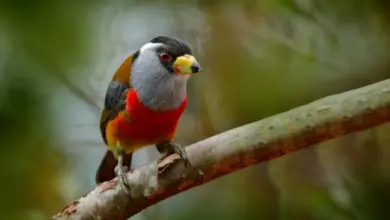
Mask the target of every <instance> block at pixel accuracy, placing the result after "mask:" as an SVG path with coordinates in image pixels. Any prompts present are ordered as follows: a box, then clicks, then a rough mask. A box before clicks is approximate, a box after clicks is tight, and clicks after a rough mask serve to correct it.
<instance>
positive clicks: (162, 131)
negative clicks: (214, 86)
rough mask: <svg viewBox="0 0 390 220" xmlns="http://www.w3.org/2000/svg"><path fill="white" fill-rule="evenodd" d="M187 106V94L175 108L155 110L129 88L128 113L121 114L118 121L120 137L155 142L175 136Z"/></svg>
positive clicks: (135, 140)
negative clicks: (144, 103) (143, 102)
mask: <svg viewBox="0 0 390 220" xmlns="http://www.w3.org/2000/svg"><path fill="white" fill-rule="evenodd" d="M186 106H187V96H186V97H185V98H184V100H183V103H182V104H181V105H180V106H179V107H178V108H177V109H174V110H170V111H155V110H152V109H149V108H148V107H146V106H145V105H143V104H142V102H141V101H140V100H139V99H138V96H137V92H136V91H135V90H134V89H131V90H129V93H128V95H127V99H126V114H124V115H129V116H130V117H128V119H126V117H125V116H124V115H123V114H120V115H119V116H118V117H119V118H118V119H119V120H118V121H117V123H118V124H117V126H118V127H117V128H118V129H117V131H120V134H119V135H118V138H120V139H122V138H124V139H130V140H131V141H134V142H154V141H163V140H164V139H168V140H170V139H171V138H173V135H174V133H175V130H176V127H177V123H178V121H179V119H180V117H181V115H182V114H183V112H184V110H185V108H186Z"/></svg>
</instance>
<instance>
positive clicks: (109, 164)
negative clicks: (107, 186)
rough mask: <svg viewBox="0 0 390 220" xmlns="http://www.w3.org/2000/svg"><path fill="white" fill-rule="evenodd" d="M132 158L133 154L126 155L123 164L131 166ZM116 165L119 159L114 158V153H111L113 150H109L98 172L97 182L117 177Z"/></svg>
mask: <svg viewBox="0 0 390 220" xmlns="http://www.w3.org/2000/svg"><path fill="white" fill-rule="evenodd" d="M131 158H132V154H126V155H124V158H123V165H124V166H128V167H129V168H130V166H131ZM116 165H117V160H116V159H115V158H114V155H113V154H112V153H111V151H108V150H107V151H106V154H105V155H104V157H103V159H102V161H101V162H100V165H99V168H98V170H97V172H96V183H97V184H99V183H102V182H105V181H109V180H112V179H114V178H115V177H116V175H115V171H114V169H115V166H116Z"/></svg>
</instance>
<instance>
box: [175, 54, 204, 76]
mask: <svg viewBox="0 0 390 220" xmlns="http://www.w3.org/2000/svg"><path fill="white" fill-rule="evenodd" d="M172 67H173V71H174V72H175V73H181V74H194V73H198V72H200V71H202V68H201V67H200V65H199V63H198V61H196V59H195V57H194V56H192V55H189V54H186V55H183V56H180V57H178V58H176V61H175V62H174V63H173V66H172Z"/></svg>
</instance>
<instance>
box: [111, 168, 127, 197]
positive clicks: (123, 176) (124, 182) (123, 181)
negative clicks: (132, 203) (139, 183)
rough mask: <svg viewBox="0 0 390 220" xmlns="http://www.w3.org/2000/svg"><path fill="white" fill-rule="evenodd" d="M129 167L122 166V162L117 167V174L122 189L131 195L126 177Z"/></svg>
mask: <svg viewBox="0 0 390 220" xmlns="http://www.w3.org/2000/svg"><path fill="white" fill-rule="evenodd" d="M127 170H128V168H127V167H126V166H122V165H120V164H118V165H116V167H115V174H116V177H117V181H118V184H119V186H120V187H121V188H122V190H123V191H124V192H125V193H126V194H127V195H129V196H130V185H129V182H128V181H127V178H126V172H127Z"/></svg>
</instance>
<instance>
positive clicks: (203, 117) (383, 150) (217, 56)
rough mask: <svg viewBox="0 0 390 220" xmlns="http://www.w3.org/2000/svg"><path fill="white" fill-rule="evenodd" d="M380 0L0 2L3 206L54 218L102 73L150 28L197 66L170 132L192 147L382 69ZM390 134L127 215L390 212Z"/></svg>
mask: <svg viewBox="0 0 390 220" xmlns="http://www.w3.org/2000/svg"><path fill="white" fill-rule="evenodd" d="M387 6H388V3H387V1H383V0H375V1H363V0H359V1H356V0H354V1H352V0H341V1H340V0H339V1H329V0H319V1H312V0H300V1H296V0H277V1H275V0H265V1H257V0H230V1H218V0H213V1H210V0H207V1H206V0H198V1H189V0H187V1H185V0H183V1H173V0H172V1H167V0H165V1H162V0H161V1H152V0H150V1H135V0H134V1H115V2H114V1H46V0H38V1H34V2H28V1H0V70H1V71H0V122H1V123H0V129H1V132H0V146H1V153H0V165H1V167H2V169H1V171H0V175H1V177H2V181H1V183H0V189H1V195H3V197H2V200H0V202H1V203H0V207H1V208H0V217H1V218H2V219H10V220H12V219H49V217H50V216H51V215H53V214H55V213H56V212H57V211H59V210H60V209H61V208H62V207H63V206H64V205H65V204H67V203H69V202H70V201H71V200H73V199H76V198H78V197H79V196H81V195H82V194H83V193H84V192H85V191H87V190H88V189H90V188H91V187H93V185H94V182H93V179H94V172H95V169H96V167H97V164H98V163H99V160H100V157H101V156H102V152H103V151H104V146H103V143H102V142H101V138H100V135H99V132H98V125H97V123H98V118H99V112H100V106H101V105H102V102H103V97H104V93H105V89H106V86H107V82H108V80H109V79H110V78H111V74H112V73H113V72H114V70H115V69H116V68H117V66H118V65H119V64H120V62H121V61H122V60H123V59H124V58H125V57H126V55H128V54H129V53H131V52H133V51H135V50H136V49H138V48H139V47H140V46H141V45H142V44H143V43H145V42H146V41H147V40H148V39H151V38H152V37H155V36H157V35H171V36H179V37H182V38H185V39H186V40H187V41H189V42H190V43H191V44H192V45H193V47H194V49H195V53H196V56H197V57H198V59H199V60H200V61H201V63H202V66H203V67H204V68H205V71H204V73H203V74H201V75H198V76H196V77H194V78H193V79H191V82H190V88H189V97H190V103H189V108H188V109H187V111H186V114H185V116H184V117H183V119H182V120H181V122H180V128H179V131H178V135H177V136H178V137H177V138H178V140H179V141H180V142H181V143H183V144H188V143H191V142H194V141H197V140H200V139H203V138H206V137H208V136H211V135H213V134H216V133H219V132H222V131H224V130H227V129H230V128H233V127H236V126H239V125H242V124H245V123H248V122H251V121H255V120H259V119H262V118H264V117H267V116H270V115H274V114H277V113H279V112H282V111H285V110H288V109H290V108H292V107H295V106H299V105H302V104H305V103H307V102H310V101H312V100H315V99H318V98H320V97H323V96H326V95H330V94H335V93H339V92H342V91H346V90H349V89H352V88H357V87H360V86H363V85H366V84H369V83H373V82H375V81H378V80H380V79H385V78H388V76H389V74H388V72H389V70H390V66H389V63H390V62H389V61H390V60H389V59H390V58H389V57H390V56H389V52H388V51H389V49H390V38H389V26H388V24H389V20H390V16H389V15H390V14H389V12H388V10H387ZM388 132H389V126H388V125H384V126H381V127H378V128H375V129H370V130H368V131H364V132H360V133H356V134H350V135H347V136H345V137H341V138H338V139H335V140H332V141H328V142H326V143H323V144H321V146H318V147H315V148H310V149H306V150H303V151H300V152H297V153H295V154H292V155H288V156H285V157H283V158H279V159H277V160H274V161H271V162H269V163H266V164H261V165H258V166H254V167H251V168H248V169H245V170H243V171H240V172H236V173H233V174H230V175H228V176H225V177H222V178H220V179H218V180H216V181H213V182H212V183H209V184H206V185H204V186H201V187H198V188H196V189H193V190H190V191H188V192H185V193H182V194H180V195H177V196H175V197H173V198H170V199H168V200H166V201H163V202H161V203H159V204H157V205H155V206H153V207H151V208H149V209H148V210H145V211H144V212H142V213H140V214H139V215H137V216H136V217H135V218H139V219H199V218H202V219H226V220H229V219H286V220H287V219H288V220H291V219H292V220H293V219H299V220H303V219H318V220H322V219H324V220H328V219H329V220H334V219H340V220H366V219H367V220H368V219H370V220H371V219H386V218H387V213H386V211H387V206H388V205H387V204H388V203H389V202H390V201H389V198H390V187H389V185H390V179H389V178H390V175H389V173H390V172H389V171H390V162H388V161H389V159H390V157H389V155H390V149H389V148H388V147H387V145H388V144H389V143H390V139H389V138H388ZM91 145H92V146H91ZM140 157H141V156H140ZM143 159H145V160H146V159H147V158H146V157H145V158H143Z"/></svg>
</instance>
